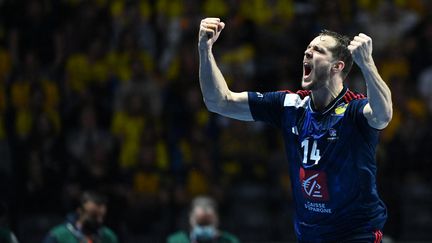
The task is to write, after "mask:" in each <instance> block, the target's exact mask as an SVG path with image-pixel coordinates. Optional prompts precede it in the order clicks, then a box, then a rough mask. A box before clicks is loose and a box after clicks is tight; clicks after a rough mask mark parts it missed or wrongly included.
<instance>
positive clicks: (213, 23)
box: [198, 18, 253, 121]
mask: <svg viewBox="0 0 432 243" xmlns="http://www.w3.org/2000/svg"><path fill="white" fill-rule="evenodd" d="M224 27H225V24H224V23H223V22H221V21H220V19H218V18H206V19H203V20H202V21H201V25H200V29H199V35H198V50H199V61H200V68H199V80H200V86H201V91H202V94H203V96H204V103H205V104H206V106H207V109H208V110H209V111H211V112H215V113H218V114H221V115H223V116H227V117H230V118H234V119H238V120H243V121H253V118H252V115H251V112H250V109H249V103H248V94H247V92H241V93H236V92H232V91H231V90H229V88H228V86H227V84H226V81H225V79H224V77H223V75H222V73H221V71H220V70H219V68H218V67H217V65H216V61H215V58H214V56H213V53H212V47H213V44H214V43H215V42H216V40H217V39H218V37H219V35H220V33H221V31H222V29H223V28H224Z"/></svg>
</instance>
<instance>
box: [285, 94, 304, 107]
mask: <svg viewBox="0 0 432 243" xmlns="http://www.w3.org/2000/svg"><path fill="white" fill-rule="evenodd" d="M309 99H310V97H309V96H306V97H305V98H304V99H303V100H302V99H301V98H300V95H298V94H286V95H285V100H284V106H288V107H290V106H294V107H296V108H299V107H303V108H306V106H307V104H308V101H309Z"/></svg>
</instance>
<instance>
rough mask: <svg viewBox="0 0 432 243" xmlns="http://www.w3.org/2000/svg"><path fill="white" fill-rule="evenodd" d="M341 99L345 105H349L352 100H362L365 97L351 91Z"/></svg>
mask: <svg viewBox="0 0 432 243" xmlns="http://www.w3.org/2000/svg"><path fill="white" fill-rule="evenodd" d="M343 98H344V100H345V102H346V103H349V102H350V101H352V100H357V99H364V98H366V96H365V95H364V94H360V93H354V92H352V91H351V90H347V92H346V93H345V95H344V97H343Z"/></svg>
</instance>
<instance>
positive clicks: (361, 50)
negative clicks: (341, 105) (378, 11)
mask: <svg viewBox="0 0 432 243" xmlns="http://www.w3.org/2000/svg"><path fill="white" fill-rule="evenodd" d="M348 49H349V50H350V51H351V55H352V57H353V60H354V62H355V63H356V64H357V65H358V66H359V67H360V70H361V71H362V74H363V77H364V78H365V81H366V87H367V96H368V103H367V104H366V105H365V107H364V108H363V114H364V116H365V117H366V119H367V121H368V123H369V125H370V126H371V127H373V128H376V129H383V128H385V127H386V126H387V125H388V123H389V122H390V120H391V118H392V116H393V108H392V100H391V92H390V89H389V87H388V86H387V84H386V83H385V82H384V81H383V80H382V78H381V76H380V75H379V73H378V69H377V67H376V66H375V63H374V60H373V58H372V39H371V38H370V37H369V36H367V35H365V34H359V35H357V36H356V37H354V39H353V40H352V41H351V43H350V44H349V46H348Z"/></svg>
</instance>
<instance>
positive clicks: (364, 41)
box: [348, 33, 373, 68]
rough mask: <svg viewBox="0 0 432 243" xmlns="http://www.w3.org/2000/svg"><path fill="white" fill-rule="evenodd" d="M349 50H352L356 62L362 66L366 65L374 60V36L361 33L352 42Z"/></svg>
mask: <svg viewBox="0 0 432 243" xmlns="http://www.w3.org/2000/svg"><path fill="white" fill-rule="evenodd" d="M348 50H350V51H351V55H352V57H353V60H354V62H355V63H356V64H357V65H358V66H359V67H360V68H362V67H364V66H365V65H367V64H368V63H370V62H372V61H373V59H372V38H370V37H369V36H367V35H365V34H363V33H360V34H359V35H357V36H356V37H354V39H353V40H352V41H351V42H350V44H349V45H348Z"/></svg>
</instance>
